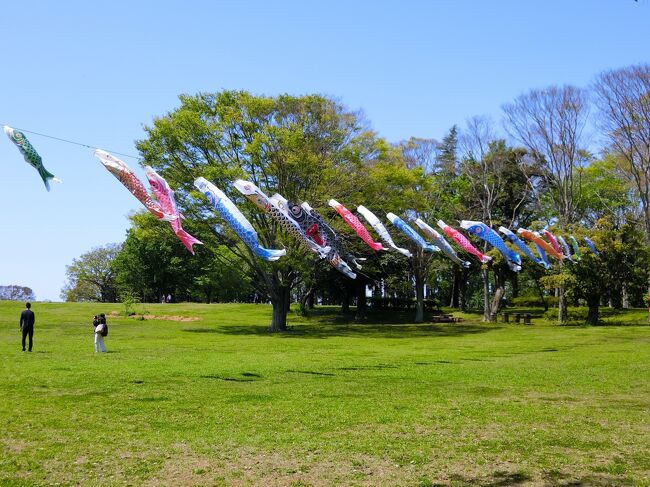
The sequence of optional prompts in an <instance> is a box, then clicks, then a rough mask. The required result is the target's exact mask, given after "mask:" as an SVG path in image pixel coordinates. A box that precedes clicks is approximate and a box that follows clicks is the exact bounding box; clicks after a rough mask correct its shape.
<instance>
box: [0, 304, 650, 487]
mask: <svg viewBox="0 0 650 487" xmlns="http://www.w3.org/2000/svg"><path fill="white" fill-rule="evenodd" d="M139 308H142V306H139ZM144 308H145V311H146V312H147V313H148V314H152V315H157V316H175V317H176V319H177V320H178V319H179V317H185V318H197V319H196V320H194V321H174V320H163V319H160V318H149V319H146V320H144V321H141V320H137V319H134V318H126V317H123V316H117V317H111V316H109V327H110V333H109V336H108V337H107V339H106V344H107V348H108V351H109V353H107V354H95V353H94V352H93V334H92V328H91V326H90V321H91V319H92V315H93V314H95V313H99V312H104V313H107V314H108V313H110V312H111V311H114V312H120V311H122V310H123V307H122V306H121V305H98V304H67V303H36V304H35V305H34V306H33V309H34V311H35V312H36V317H37V322H36V329H35V346H34V351H33V352H32V353H27V352H24V353H23V352H21V351H20V333H19V330H18V318H19V314H20V311H21V309H22V303H11V302H0V361H1V363H2V367H1V369H0V397H1V398H2V399H1V400H0V484H1V485H57V484H58V485H84V486H86V485H90V486H92V485H152V486H153V485H255V486H258V485H287V486H308V485H314V486H321V485H372V486H375V485H380V486H384V485H388V486H391V485H404V486H407V485H408V486H411V485H415V486H432V485H454V486H461V485H485V486H487V485H490V486H497V485H635V486H636V485H642V486H643V485H646V486H647V485H650V480H649V479H650V448H649V444H650V327H648V326H647V325H645V323H644V322H645V317H646V315H645V314H644V313H643V312H642V310H638V311H636V312H631V313H630V314H629V316H628V317H627V318H626V317H625V316H623V318H621V320H620V322H622V323H626V326H599V327H557V326H551V325H548V324H545V323H543V322H541V321H540V320H537V321H536V323H537V324H535V325H534V326H522V325H514V324H507V325H504V324H501V323H499V324H496V325H486V324H482V323H480V322H478V320H472V317H471V316H467V318H469V319H466V320H465V321H464V322H462V323H459V324H450V325H439V324H431V323H429V324H423V325H415V324H411V323H408V316H407V317H405V316H404V315H402V316H396V317H395V316H389V315H386V314H382V315H379V317H376V318H371V320H374V321H373V322H368V323H363V324H355V323H353V322H352V321H351V317H347V316H342V315H340V314H339V313H338V311H337V309H335V308H322V309H318V310H317V311H316V312H315V313H314V315H313V316H312V317H311V318H302V317H300V316H298V315H296V314H293V313H292V314H291V315H290V324H291V330H290V331H289V332H287V333H284V334H269V333H267V332H266V328H267V327H268V324H269V322H270V315H271V309H270V307H269V306H266V305H238V304H227V305H224V304H220V305H199V304H178V305H177V304H167V305H163V304H147V305H144ZM635 313H636V314H635ZM637 316H638V317H639V318H638V319H637V318H636V317H637ZM635 321H636V322H637V323H638V324H637V325H634V324H633V322H635ZM631 322H632V323H631Z"/></svg>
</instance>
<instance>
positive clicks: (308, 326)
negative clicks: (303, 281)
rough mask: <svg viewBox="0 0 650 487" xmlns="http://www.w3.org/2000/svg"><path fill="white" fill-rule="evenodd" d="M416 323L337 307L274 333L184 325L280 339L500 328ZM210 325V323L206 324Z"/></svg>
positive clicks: (400, 314) (406, 315) (405, 314)
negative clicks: (360, 314)
mask: <svg viewBox="0 0 650 487" xmlns="http://www.w3.org/2000/svg"><path fill="white" fill-rule="evenodd" d="M431 316H433V315H428V316H426V317H425V323H413V312H412V311H373V310H370V311H368V313H367V315H366V318H365V319H364V320H363V321H362V322H356V321H355V315H354V313H341V312H339V311H338V308H331V307H330V308H328V307H324V308H317V309H315V310H311V311H310V314H309V316H307V317H302V316H296V315H294V314H291V315H290V316H289V320H290V323H289V325H288V327H287V330H286V331H283V332H278V333H271V332H270V330H269V326H268V324H259V323H251V324H246V325H240V324H237V325H228V324H222V323H219V324H218V325H217V326H208V327H193V328H182V330H183V331H185V332H190V333H219V334H224V335H272V336H277V337H278V338H331V337H371V336H374V337H377V338H413V337H428V336H447V337H452V336H462V335H471V334H477V333H487V332H490V331H494V330H498V329H500V328H501V327H500V326H497V325H494V324H480V323H472V322H467V323H465V322H463V323H431V322H426V320H430V319H431ZM206 324H209V323H206Z"/></svg>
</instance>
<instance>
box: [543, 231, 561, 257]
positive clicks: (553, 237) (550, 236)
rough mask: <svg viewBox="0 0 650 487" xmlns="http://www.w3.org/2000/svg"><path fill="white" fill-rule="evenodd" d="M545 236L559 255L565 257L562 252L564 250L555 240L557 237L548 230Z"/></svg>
mask: <svg viewBox="0 0 650 487" xmlns="http://www.w3.org/2000/svg"><path fill="white" fill-rule="evenodd" d="M544 236H545V237H546V240H548V241H549V242H551V245H552V246H553V250H555V251H556V252H557V253H558V254H562V255H564V253H563V252H562V249H561V248H560V244H559V242H558V241H557V239H556V238H555V235H553V234H552V233H551V232H549V231H548V230H544Z"/></svg>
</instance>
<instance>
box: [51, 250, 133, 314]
mask: <svg viewBox="0 0 650 487" xmlns="http://www.w3.org/2000/svg"><path fill="white" fill-rule="evenodd" d="M120 248H121V245H120V244H107V245H104V246H103V247H95V248H94V249H92V250H90V251H89V252H86V253H85V254H83V255H82V256H80V257H79V258H78V259H73V260H72V264H70V265H69V266H66V271H65V273H66V277H67V280H66V283H65V284H64V287H63V289H62V290H61V298H62V299H64V300H66V301H100V302H102V303H113V302H115V301H117V288H116V286H115V271H114V269H113V262H114V260H115V258H116V257H117V254H118V253H119V251H120Z"/></svg>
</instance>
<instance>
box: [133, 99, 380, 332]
mask: <svg viewBox="0 0 650 487" xmlns="http://www.w3.org/2000/svg"><path fill="white" fill-rule="evenodd" d="M180 101H181V106H180V107H179V108H177V109H176V110H174V111H172V112H170V113H169V114H167V115H166V116H164V117H161V118H157V119H155V120H154V124H153V126H151V127H147V128H146V131H147V135H148V137H147V139H145V140H143V141H140V142H139V143H138V148H139V149H140V151H141V152H142V154H143V156H144V158H145V161H146V162H147V163H148V164H150V165H151V166H153V167H154V168H156V169H157V170H159V171H160V172H161V174H162V175H163V176H164V177H165V178H167V180H168V181H169V182H170V184H171V185H172V186H173V187H174V188H177V193H178V196H179V204H180V205H181V206H182V207H183V208H184V209H186V213H188V214H190V215H191V214H196V215H198V216H200V220H201V221H203V222H205V225H208V226H210V228H212V227H214V226H215V225H219V224H220V220H219V218H217V217H216V216H215V215H214V211H213V209H212V208H210V206H209V205H208V203H207V202H206V201H205V198H203V197H202V196H199V195H198V193H197V192H196V191H195V190H194V188H193V180H194V178H196V177H197V176H203V177H205V178H206V179H208V180H210V181H212V182H213V183H215V184H216V185H217V186H218V187H219V188H220V189H221V190H223V191H224V192H225V193H227V194H228V195H229V197H231V199H233V201H234V202H235V203H236V204H238V206H239V208H240V209H241V210H242V211H243V212H244V213H245V214H246V216H247V217H248V218H249V219H250V221H251V222H252V223H253V225H254V226H255V228H256V230H257V231H258V234H259V236H260V240H261V242H262V244H263V245H264V246H266V247H275V248H282V247H285V248H287V256H286V257H283V258H282V259H280V261H278V262H274V263H267V262H264V261H263V260H261V259H260V258H258V257H257V256H256V255H254V254H253V253H252V252H251V251H250V249H249V248H248V247H246V246H245V245H243V243H241V242H240V241H239V239H237V238H236V237H235V236H234V234H233V233H232V232H231V230H230V229H229V228H225V227H223V226H219V227H218V228H219V232H218V234H217V235H216V236H215V239H214V240H215V241H213V242H206V244H207V245H214V244H216V243H222V244H227V245H228V246H229V247H230V250H231V251H232V253H233V254H234V255H235V256H236V258H237V259H239V260H240V261H241V262H244V263H245V265H244V268H245V269H247V272H248V273H249V277H250V278H251V282H252V283H253V285H255V286H257V287H258V289H259V291H260V292H262V293H263V294H265V295H268V296H269V297H270V300H271V303H272V305H273V318H272V323H271V330H272V331H281V330H284V329H286V316H287V311H288V308H289V300H290V293H291V289H292V287H293V286H294V285H295V284H296V282H297V281H298V279H299V272H298V268H299V267H300V266H299V265H296V261H297V260H298V261H300V260H304V259H312V256H311V255H307V253H306V251H304V250H303V249H302V247H300V246H299V245H298V243H297V242H295V241H294V240H293V239H292V238H291V237H290V236H288V235H286V234H284V233H283V232H282V230H281V229H280V228H278V227H277V226H276V224H275V223H274V222H273V220H272V219H270V218H269V217H268V215H267V214H265V213H262V212H260V211H259V210H258V209H257V208H255V207H253V205H251V204H249V203H248V202H247V200H245V199H244V198H243V197H242V196H241V195H239V194H238V193H237V192H236V191H234V190H233V189H232V186H231V184H230V183H231V182H232V181H233V180H234V179H235V178H237V177H242V178H244V179H248V180H250V181H252V182H254V183H255V184H256V185H257V186H258V187H260V188H261V189H262V191H264V192H265V193H267V194H269V195H272V194H273V193H276V192H278V193H280V194H282V195H283V196H285V197H286V198H288V199H289V200H292V201H298V202H299V201H304V200H311V203H312V206H313V207H315V208H318V207H320V205H319V204H317V203H318V201H317V202H315V201H314V200H316V199H317V200H320V201H322V200H326V199H328V198H330V197H332V196H339V195H340V194H346V192H347V191H350V188H354V187H355V186H356V185H358V184H357V182H358V180H359V178H360V177H361V174H360V171H359V169H360V168H361V167H362V166H363V165H364V164H366V163H368V162H369V161H372V160H374V159H375V158H376V157H377V156H378V150H377V147H376V146H377V138H376V137H375V136H374V134H373V133H372V132H370V131H369V130H367V129H366V128H365V126H364V124H363V123H362V121H361V120H360V119H359V117H358V115H357V114H355V113H352V112H350V111H348V110H346V109H345V108H344V107H343V106H341V105H340V104H339V103H336V102H335V101H333V100H330V99H328V98H325V97H323V96H320V95H308V96H301V97H294V96H289V95H281V96H278V97H262V96H254V95H251V94H250V93H247V92H242V91H222V92H219V93H201V94H198V95H194V96H189V95H182V96H181V97H180Z"/></svg>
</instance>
